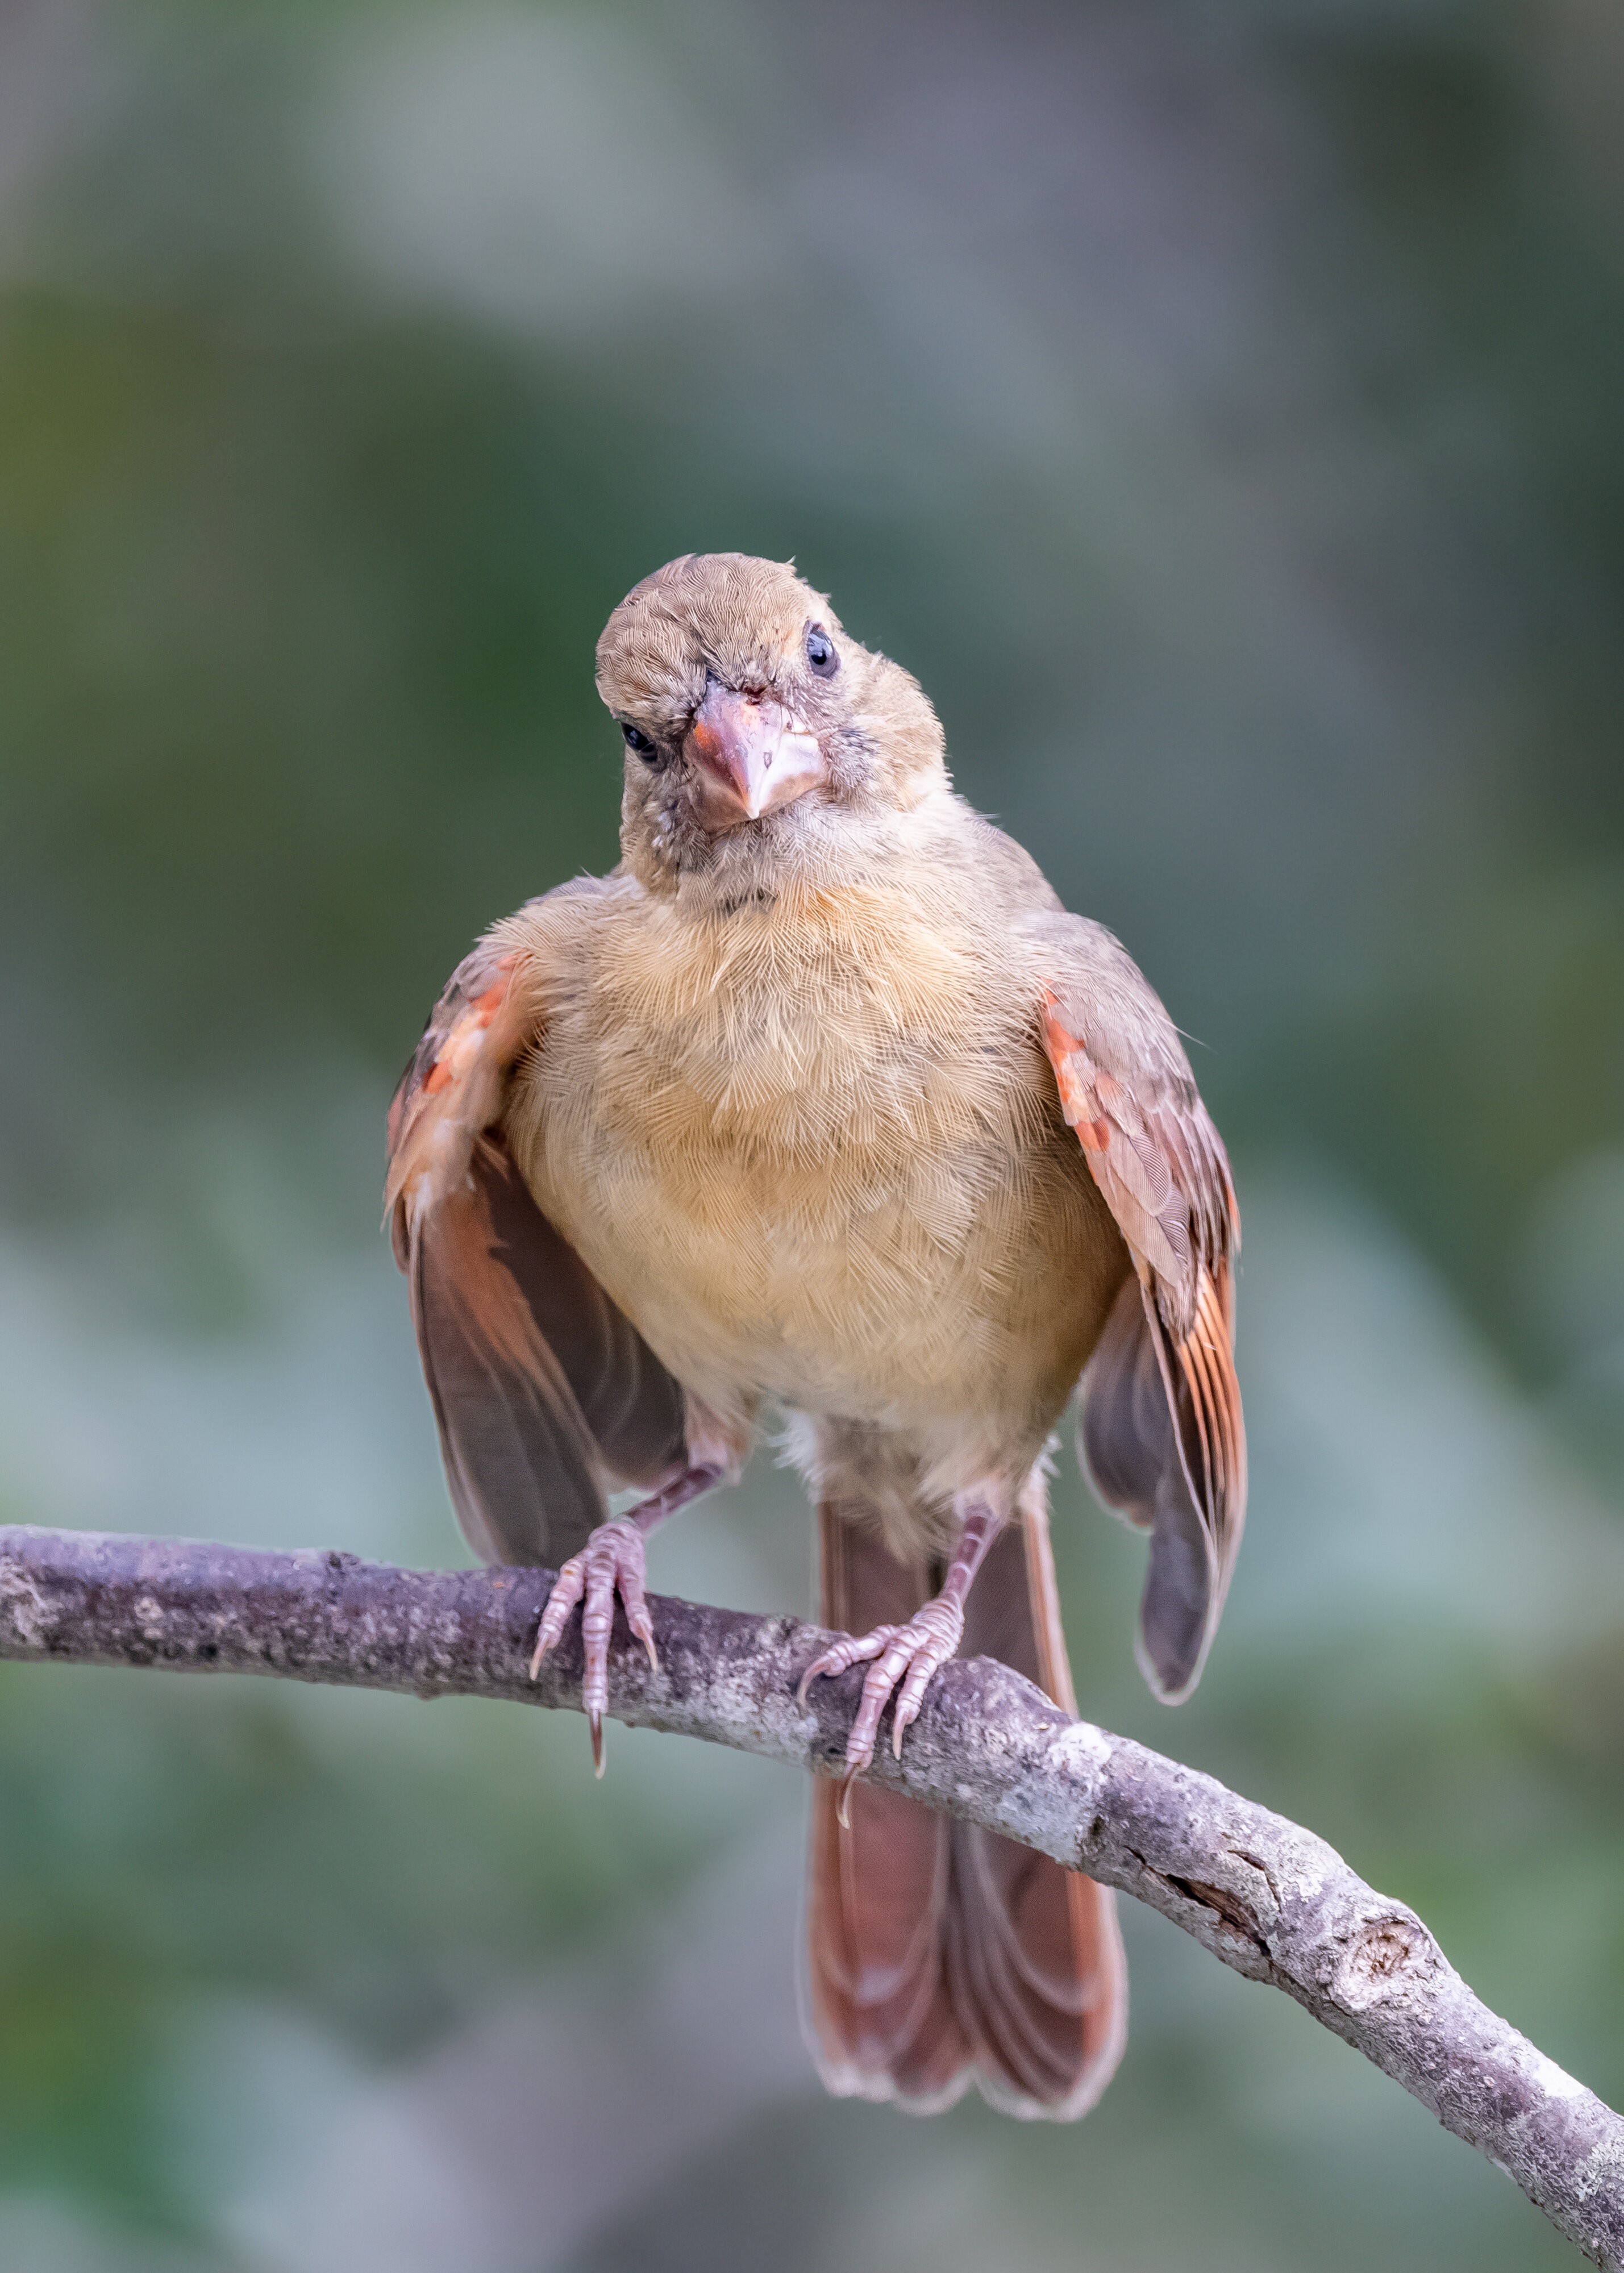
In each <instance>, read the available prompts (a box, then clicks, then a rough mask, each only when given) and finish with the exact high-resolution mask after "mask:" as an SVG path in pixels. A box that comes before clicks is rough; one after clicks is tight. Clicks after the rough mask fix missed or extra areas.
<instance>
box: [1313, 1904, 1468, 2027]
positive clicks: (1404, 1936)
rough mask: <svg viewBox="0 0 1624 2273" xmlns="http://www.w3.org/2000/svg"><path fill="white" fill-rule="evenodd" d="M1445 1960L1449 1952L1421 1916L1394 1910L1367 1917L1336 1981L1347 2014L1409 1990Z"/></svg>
mask: <svg viewBox="0 0 1624 2273" xmlns="http://www.w3.org/2000/svg"><path fill="white" fill-rule="evenodd" d="M1442 1962H1443V1954H1442V1952H1441V1950H1440V1948H1439V1947H1438V1945H1437V1943H1436V1942H1435V1941H1434V1940H1433V1937H1432V1935H1431V1934H1430V1933H1428V1932H1427V1930H1426V1927H1425V1926H1424V1925H1423V1924H1422V1923H1421V1921H1420V1919H1419V1918H1418V1917H1411V1916H1410V1915H1409V1914H1408V1913H1407V1912H1406V1911H1403V1910H1389V1911H1388V1912H1387V1913H1385V1914H1384V1915H1383V1916H1382V1917H1374V1918H1367V1919H1366V1922H1365V1924H1363V1925H1362V1926H1361V1927H1360V1929H1359V1931H1358V1933H1357V1934H1356V1935H1355V1936H1354V1938H1353V1941H1352V1944H1351V1947H1350V1948H1349V1949H1348V1951H1347V1953H1346V1954H1345V1955H1344V1957H1343V1961H1342V1962H1341V1964H1340V1965H1339V1966H1338V1967H1337V1969H1336V1977H1335V1979H1334V1980H1333V1981H1332V1983H1331V1994H1332V1996H1333V1997H1334V1998H1335V1999H1336V2002H1337V2003H1338V2004H1339V2005H1340V2006H1341V2007H1343V2011H1344V2012H1349V2013H1366V2012H1368V2011H1369V2010H1370V2007H1372V2006H1373V2005H1379V2004H1381V2001H1382V1999H1384V1998H1388V1997H1396V1996H1398V1995H1400V1994H1402V1993H1403V1992H1406V1991H1408V1990H1409V1989H1411V1987H1413V1986H1414V1984H1416V1983H1417V1982H1418V1981H1420V1980H1421V1979H1423V1978H1424V1977H1426V1975H1428V1974H1431V1973H1434V1972H1436V1971H1437V1969H1439V1967H1440V1966H1441V1964H1442Z"/></svg>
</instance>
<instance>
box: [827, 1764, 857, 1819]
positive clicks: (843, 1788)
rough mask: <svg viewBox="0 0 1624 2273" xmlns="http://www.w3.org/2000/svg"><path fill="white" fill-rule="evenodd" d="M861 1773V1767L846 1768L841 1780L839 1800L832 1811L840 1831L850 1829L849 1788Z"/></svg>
mask: <svg viewBox="0 0 1624 2273" xmlns="http://www.w3.org/2000/svg"><path fill="white" fill-rule="evenodd" d="M862 1773H863V1771H862V1769H861V1767H855V1768H848V1769H847V1771H846V1773H845V1774H844V1775H843V1776H842V1778H841V1783H840V1799H839V1802H838V1804H836V1807H835V1810H834V1819H835V1821H836V1822H837V1823H838V1824H839V1825H840V1827H841V1829H842V1831H849V1830H850V1828H851V1787H852V1785H853V1784H854V1783H856V1782H857V1778H858V1777H859V1776H860V1775H861V1774H862Z"/></svg>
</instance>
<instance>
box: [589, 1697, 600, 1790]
mask: <svg viewBox="0 0 1624 2273" xmlns="http://www.w3.org/2000/svg"><path fill="white" fill-rule="evenodd" d="M587 1727H588V1729H591V1731H592V1773H593V1774H594V1775H595V1776H596V1777H597V1778H598V1780H599V1782H602V1776H603V1715H602V1714H601V1713H588V1714H587Z"/></svg>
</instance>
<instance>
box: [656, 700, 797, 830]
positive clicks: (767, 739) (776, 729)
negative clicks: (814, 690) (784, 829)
mask: <svg viewBox="0 0 1624 2273" xmlns="http://www.w3.org/2000/svg"><path fill="white" fill-rule="evenodd" d="M683 747H684V750H685V753H686V754H687V756H688V757H689V758H690V759H691V760H692V764H693V775H694V780H695V783H696V784H697V785H698V791H699V805H700V819H701V821H703V822H704V824H705V826H706V827H707V829H718V830H719V829H737V828H738V827H739V826H740V825H741V824H742V823H743V822H745V821H760V818H761V816H762V814H767V813H777V812H778V811H780V809H781V808H782V806H786V805H793V804H794V802H795V800H796V799H797V797H805V794H806V792H807V791H808V790H809V789H816V788H817V786H818V784H819V782H826V781H827V779H828V777H829V769H828V767H827V763H826V762H825V760H824V755H823V752H822V750H821V749H820V748H819V745H818V738H817V736H816V735H815V734H812V733H809V732H808V731H807V730H806V728H805V726H803V725H801V724H798V723H797V721H796V720H795V719H793V718H792V717H791V716H790V714H789V712H788V711H787V710H786V709H784V708H783V706H782V703H778V702H775V701H774V700H773V699H772V697H771V695H768V694H738V693H737V692H736V691H735V689H734V688H732V687H730V686H712V688H711V690H710V692H709V693H708V694H707V695H706V697H705V700H704V701H703V702H701V703H700V707H699V709H697V710H696V711H695V712H694V715H693V724H692V726H690V727H689V729H688V735H687V739H686V741H685V743H684V745H683Z"/></svg>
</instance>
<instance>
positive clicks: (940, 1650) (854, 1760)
mask: <svg viewBox="0 0 1624 2273" xmlns="http://www.w3.org/2000/svg"><path fill="white" fill-rule="evenodd" d="M963 1632H964V1616H963V1612H962V1610H961V1609H960V1608H959V1607H958V1605H957V1604H956V1603H955V1602H947V1601H944V1600H942V1599H941V1598H940V1597H938V1598H937V1600H936V1601H934V1602H927V1603H926V1604H925V1605H924V1609H922V1610H921V1611H919V1613H918V1615H917V1617H913V1618H910V1619H909V1622H908V1624H906V1625H905V1626H876V1627H875V1628H874V1629H873V1631H872V1632H871V1633H865V1634H863V1635H860V1636H848V1637H847V1638H846V1639H844V1640H842V1641H837V1642H835V1643H834V1644H833V1645H832V1647H829V1648H828V1649H826V1650H825V1651H824V1652H823V1654H822V1655H821V1656H820V1657H816V1658H814V1659H813V1660H812V1663H811V1664H810V1665H809V1666H808V1667H807V1669H806V1670H805V1673H804V1674H803V1675H802V1676H801V1681H800V1686H799V1688H798V1689H797V1692H796V1701H797V1704H798V1705H800V1706H801V1707H805V1703H806V1692H807V1690H808V1689H809V1688H810V1687H811V1685H812V1683H813V1682H814V1681H817V1680H819V1679H821V1678H822V1677H823V1676H825V1675H826V1674H834V1673H844V1672H845V1671H846V1669H847V1668H848V1667H849V1666H853V1665H857V1664H860V1663H861V1662H863V1661H864V1659H871V1658H872V1660H873V1661H874V1662H873V1664H872V1665H871V1667H870V1669H869V1672H868V1676H867V1678H866V1679H865V1680H864V1684H863V1698H862V1702H861V1703H860V1704H859V1705H858V1707H857V1717H856V1719H855V1720H854V1721H853V1722H852V1724H851V1732H850V1734H849V1736H848V1737H847V1739H846V1774H845V1777H844V1780H843V1781H842V1784H841V1793H840V1809H839V1813H840V1819H841V1822H842V1824H849V1820H850V1816H849V1808H850V1796H851V1787H852V1785H853V1784H854V1783H855V1782H857V1778H858V1777H859V1776H860V1775H861V1774H863V1773H864V1770H865V1769H867V1768H869V1767H872V1764H873V1759H874V1746H875V1744H876V1743H877V1742H878V1740H879V1722H880V1718H881V1715H882V1714H884V1712H885V1709H886V1707H887V1703H888V1702H889V1701H890V1699H891V1695H892V1692H893V1691H895V1692H896V1709H895V1711H894V1714H893V1715H892V1722H891V1751H892V1755H893V1757H894V1759H899V1760H900V1759H902V1737H903V1735H904V1733H905V1731H906V1730H907V1729H908V1728H909V1726H910V1725H911V1724H912V1722H915V1721H917V1719H918V1717H919V1707H920V1705H921V1703H922V1702H923V1700H924V1692H925V1691H926V1690H927V1689H928V1688H929V1686H930V1684H931V1680H932V1676H933V1675H934V1674H935V1673H936V1672H937V1671H938V1670H939V1669H940V1668H941V1667H942V1666H944V1665H945V1664H946V1663H947V1660H948V1659H949V1658H950V1657H951V1656H952V1655H953V1654H954V1650H956V1649H957V1647H958V1646H959V1641H960V1639H961V1637H962V1634H963ZM899 1683H900V1684H901V1687H900V1689H899V1688H898V1684H899Z"/></svg>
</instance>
